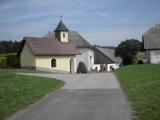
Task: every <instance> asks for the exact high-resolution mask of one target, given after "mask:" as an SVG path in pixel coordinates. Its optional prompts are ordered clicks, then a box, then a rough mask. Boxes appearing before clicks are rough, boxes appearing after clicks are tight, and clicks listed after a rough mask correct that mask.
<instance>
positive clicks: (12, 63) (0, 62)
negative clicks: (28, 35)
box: [0, 55, 20, 68]
mask: <svg viewBox="0 0 160 120" xmlns="http://www.w3.org/2000/svg"><path fill="white" fill-rule="evenodd" d="M18 67H20V58H19V57H17V56H16V55H4V56H0V68H18Z"/></svg>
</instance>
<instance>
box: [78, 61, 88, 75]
mask: <svg viewBox="0 0 160 120" xmlns="http://www.w3.org/2000/svg"><path fill="white" fill-rule="evenodd" d="M77 73H87V68H86V65H85V64H84V63H83V62H79V64H78V68H77Z"/></svg>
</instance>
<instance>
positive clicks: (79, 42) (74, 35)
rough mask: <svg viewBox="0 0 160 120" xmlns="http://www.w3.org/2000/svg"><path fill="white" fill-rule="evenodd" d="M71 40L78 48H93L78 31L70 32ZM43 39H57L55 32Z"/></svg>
mask: <svg viewBox="0 0 160 120" xmlns="http://www.w3.org/2000/svg"><path fill="white" fill-rule="evenodd" d="M68 34H69V40H70V41H71V42H72V43H73V44H74V45H75V46H76V47H92V45H91V44H90V43H89V42H88V41H87V40H85V39H84V38H83V37H82V36H81V35H80V34H79V33H78V32H76V31H69V32H68ZM43 37H47V38H55V32H49V33H48V34H46V35H45V36H43Z"/></svg>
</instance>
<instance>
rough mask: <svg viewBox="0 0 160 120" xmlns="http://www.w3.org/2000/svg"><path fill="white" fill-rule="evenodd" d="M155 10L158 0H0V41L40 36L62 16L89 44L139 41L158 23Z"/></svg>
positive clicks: (159, 9)
mask: <svg viewBox="0 0 160 120" xmlns="http://www.w3.org/2000/svg"><path fill="white" fill-rule="evenodd" d="M159 13H160V0H0V40H18V41H20V40H22V39H23V37H26V36H27V37H42V36H44V35H45V34H47V33H48V32H49V31H54V29H55V28H56V26H57V24H58V23H59V20H60V16H63V22H64V23H65V25H66V26H67V27H68V28H69V29H70V30H75V31H77V32H79V33H80V34H81V35H82V36H83V37H84V38H85V39H86V40H87V41H89V42H90V43H91V44H93V45H94V44H97V45H101V46H117V45H118V44H119V43H120V42H121V41H124V40H126V39H132V38H134V39H139V40H141V37H142V34H144V33H145V32H146V31H147V30H148V29H149V28H150V27H152V26H153V25H155V24H160V14H159Z"/></svg>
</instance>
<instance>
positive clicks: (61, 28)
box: [54, 17, 69, 43]
mask: <svg viewBox="0 0 160 120" xmlns="http://www.w3.org/2000/svg"><path fill="white" fill-rule="evenodd" d="M68 31H69V29H68V28H67V27H66V26H65V25H64V23H63V21H62V17H61V20H60V22H59V24H58V25H57V27H56V29H55V30H54V32H55V36H56V38H57V39H58V40H59V41H60V42H63V43H68Z"/></svg>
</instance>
